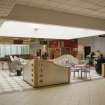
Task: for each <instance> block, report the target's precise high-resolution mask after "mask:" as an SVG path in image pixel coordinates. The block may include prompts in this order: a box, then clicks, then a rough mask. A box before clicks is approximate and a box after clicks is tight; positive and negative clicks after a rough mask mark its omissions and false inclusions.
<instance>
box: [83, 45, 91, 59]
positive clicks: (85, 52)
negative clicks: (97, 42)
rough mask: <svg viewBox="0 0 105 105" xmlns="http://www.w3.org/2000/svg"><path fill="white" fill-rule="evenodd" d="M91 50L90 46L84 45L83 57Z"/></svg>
mask: <svg viewBox="0 0 105 105" xmlns="http://www.w3.org/2000/svg"><path fill="white" fill-rule="evenodd" d="M90 52H91V46H85V47H84V58H86V57H87V55H89V54H90Z"/></svg>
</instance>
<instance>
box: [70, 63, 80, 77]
mask: <svg viewBox="0 0 105 105" xmlns="http://www.w3.org/2000/svg"><path fill="white" fill-rule="evenodd" d="M79 71H80V68H79V67H76V66H75V64H72V65H71V72H73V78H75V77H76V75H75V74H76V72H77V73H78V77H79Z"/></svg>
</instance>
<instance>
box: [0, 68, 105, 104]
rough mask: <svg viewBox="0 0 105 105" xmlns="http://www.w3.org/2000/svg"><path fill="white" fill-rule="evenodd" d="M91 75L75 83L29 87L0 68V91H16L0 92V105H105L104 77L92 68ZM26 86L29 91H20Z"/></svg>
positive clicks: (20, 78)
mask: <svg viewBox="0 0 105 105" xmlns="http://www.w3.org/2000/svg"><path fill="white" fill-rule="evenodd" d="M91 75H92V76H93V77H92V80H91V81H83V80H81V81H83V82H78V83H75V81H77V80H78V79H75V81H71V83H70V84H66V85H57V86H49V87H44V88H37V89H30V88H32V87H30V86H29V85H28V84H26V83H25V82H24V81H23V80H22V77H15V76H13V77H9V76H8V71H5V72H4V71H2V70H0V90H1V92H2V91H3V90H6V91H11V90H14V91H16V92H12V93H11V92H6V93H5V94H0V105H105V79H104V78H102V77H100V76H98V75H97V74H96V72H95V71H94V70H92V72H91ZM72 80H73V79H72ZM73 82H74V83H73ZM26 87H27V88H28V89H29V91H22V90H24V89H26ZM20 90H21V91H20Z"/></svg>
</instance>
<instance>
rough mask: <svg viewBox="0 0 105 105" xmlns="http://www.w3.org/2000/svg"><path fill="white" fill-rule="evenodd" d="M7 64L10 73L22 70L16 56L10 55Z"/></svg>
mask: <svg viewBox="0 0 105 105" xmlns="http://www.w3.org/2000/svg"><path fill="white" fill-rule="evenodd" d="M8 65H9V70H10V73H14V74H15V73H17V74H18V72H19V71H22V65H21V62H20V60H19V59H18V58H17V57H16V59H14V58H13V57H12V56H10V61H9V63H8Z"/></svg>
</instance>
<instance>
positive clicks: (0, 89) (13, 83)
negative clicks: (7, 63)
mask: <svg viewBox="0 0 105 105" xmlns="http://www.w3.org/2000/svg"><path fill="white" fill-rule="evenodd" d="M27 89H32V87H31V86H30V85H29V84H27V83H26V82H24V81H23V77H22V76H9V71H8V70H0V93H5V92H14V91H22V90H27Z"/></svg>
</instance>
